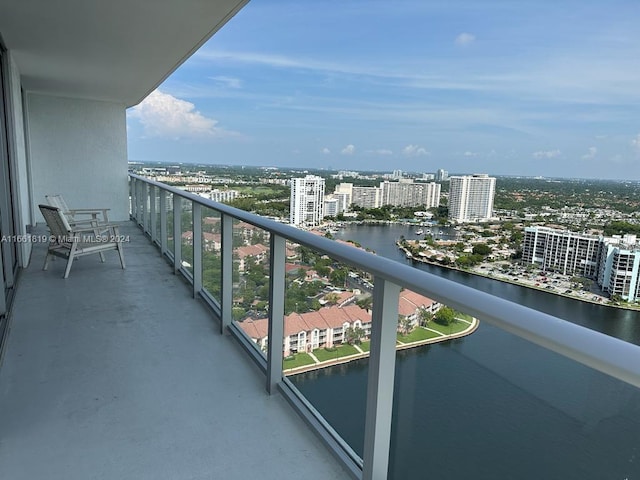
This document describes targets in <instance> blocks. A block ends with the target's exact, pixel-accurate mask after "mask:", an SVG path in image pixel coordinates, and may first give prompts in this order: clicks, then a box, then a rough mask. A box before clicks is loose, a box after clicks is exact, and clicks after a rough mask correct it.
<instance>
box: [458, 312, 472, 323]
mask: <svg viewBox="0 0 640 480" xmlns="http://www.w3.org/2000/svg"><path fill="white" fill-rule="evenodd" d="M456 317H459V318H462V319H464V320H468V321H469V322H470V321H472V320H473V317H472V316H471V315H468V314H466V313H462V312H456Z"/></svg>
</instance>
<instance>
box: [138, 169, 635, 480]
mask: <svg viewBox="0 0 640 480" xmlns="http://www.w3.org/2000/svg"><path fill="white" fill-rule="evenodd" d="M130 177H131V179H132V188H131V195H132V197H133V200H134V201H133V202H132V217H133V218H135V219H136V221H137V222H138V223H139V224H140V225H141V227H142V228H143V230H144V231H145V232H147V233H150V234H151V239H152V240H154V238H155V236H156V231H155V230H153V229H151V227H152V226H154V227H155V222H154V220H153V219H151V218H149V215H151V213H152V212H153V213H154V214H155V206H154V208H153V209H152V208H151V207H149V208H147V200H148V199H149V194H150V193H151V192H153V195H154V196H155V190H156V189H158V191H159V192H160V195H159V196H160V204H161V215H160V230H161V237H162V238H161V239H160V249H161V251H162V253H163V254H167V253H169V252H168V250H167V246H166V240H165V238H164V234H166V233H167V231H168V226H167V215H166V211H164V210H163V208H162V205H165V206H166V193H171V194H173V209H174V211H176V210H181V205H182V202H183V200H186V201H188V202H191V205H192V208H193V215H194V225H193V232H194V236H193V249H194V265H193V267H194V275H193V276H192V277H191V278H190V280H191V282H192V284H193V293H194V296H203V297H206V296H207V295H206V290H205V289H203V287H202V278H201V277H202V275H201V272H199V268H200V267H199V266H198V264H197V263H198V261H199V260H197V258H198V257H200V256H201V255H197V254H198V252H197V250H200V249H201V248H202V244H201V238H200V237H201V234H200V233H199V232H200V231H201V230H200V227H199V222H198V223H195V219H196V218H197V219H200V218H201V216H202V207H206V208H209V209H212V210H215V211H217V212H218V213H219V214H220V218H221V220H222V236H223V238H222V249H221V260H222V262H221V264H222V278H221V280H222V289H221V299H220V304H219V306H220V308H219V309H218V310H219V315H220V319H221V322H220V327H221V331H222V332H229V333H232V334H234V335H235V336H236V338H239V340H240V343H241V344H244V347H245V348H246V349H247V350H248V351H250V352H251V351H252V350H253V349H252V348H250V347H253V345H248V344H247V342H246V341H244V342H243V339H242V335H238V334H237V330H238V329H237V328H236V326H235V325H234V324H233V323H232V322H231V305H232V303H233V300H232V289H231V288H225V285H226V286H229V285H230V284H231V282H232V270H231V264H232V263H233V260H232V244H233V240H232V235H231V231H232V228H233V227H232V221H233V219H236V220H240V221H243V222H246V223H248V224H251V225H253V226H255V227H258V228H260V229H262V230H265V231H267V232H269V234H270V265H269V282H270V284H269V322H268V329H269V331H268V337H267V338H268V349H267V350H268V353H267V358H266V362H262V361H261V362H260V363H261V364H263V365H264V367H265V373H266V380H267V381H266V389H267V391H268V392H269V393H274V392H276V391H280V392H282V393H283V394H284V396H285V398H287V399H288V400H289V402H290V403H291V405H292V406H293V407H294V409H296V410H297V411H298V412H299V413H300V414H301V415H302V417H303V418H304V419H305V420H306V421H307V422H308V424H309V425H310V426H311V428H313V429H314V430H315V431H317V432H318V434H319V435H320V437H321V438H322V439H323V441H324V442H325V443H326V445H327V446H328V447H329V448H330V449H331V450H332V451H333V452H334V454H336V456H337V457H338V458H339V459H340V460H341V462H342V464H343V465H344V466H345V467H346V468H347V470H348V471H349V472H350V474H351V475H352V476H353V477H354V478H357V479H362V480H382V479H386V478H387V472H388V465H389V451H390V448H391V442H390V438H391V422H392V412H393V390H394V387H393V384H394V377H395V355H396V332H397V322H398V298H399V295H400V290H401V288H408V289H410V290H413V291H414V292H417V293H419V294H422V295H425V296H427V297H429V298H432V299H434V300H436V301H438V302H440V303H441V304H444V305H448V306H450V307H453V308H455V309H457V310H460V311H463V312H466V313H468V314H471V315H473V316H474V317H477V318H479V319H481V320H482V321H485V322H488V323H490V324H492V325H494V326H496V327H498V328H500V329H502V330H505V331H507V332H510V333H512V334H514V335H516V336H518V337H521V338H523V339H525V340H528V341H530V342H532V343H535V344H537V345H540V346H542V347H543V348H545V349H547V350H550V351H552V352H555V353H558V354H560V355H563V356H565V357H567V358H570V359H572V360H574V361H576V362H578V363H580V364H583V365H586V366H588V367H591V368H593V369H595V370H599V371H601V372H603V373H605V374H607V375H609V376H611V377H614V378H617V379H619V380H622V381H623V382H626V383H629V384H631V385H633V386H635V387H640V362H638V360H639V359H640V347H639V346H637V345H633V344H631V343H627V342H624V341H622V340H619V339H617V338H613V337H610V336H607V335H604V334H602V333H599V332H596V331H594V330H590V329H588V328H585V327H582V326H579V325H575V324H573V323H570V322H568V321H565V320H561V319H559V318H556V317H553V316H551V315H547V314H545V313H542V312H539V311H537V310H533V309H531V308H527V307H523V306H522V305H518V304H515V303H513V302H509V301H507V300H504V299H502V298H499V297H496V296H493V295H490V294H488V293H484V292H481V291H479V290H475V289H473V288H470V287H467V286H465V285H461V284H459V283H456V282H453V281H451V280H447V279H444V278H440V277H439V276H437V275H433V274H431V273H427V272H425V271H422V270H419V269H416V268H413V267H410V266H408V265H404V264H402V263H399V262H395V261H393V260H389V259H387V258H384V257H379V256H377V255H374V254H372V253H368V252H365V251H363V250H360V249H357V248H353V247H351V246H348V245H345V244H341V243H338V242H334V241H332V240H329V239H327V238H324V237H322V236H319V235H314V234H311V233H309V232H306V231H303V230H299V229H297V228H294V227H292V226H290V225H284V224H282V223H278V222H276V221H273V220H270V219H267V218H263V217H260V216H258V215H254V214H251V213H248V212H245V211H243V210H239V209H237V208H233V207H230V206H228V205H224V204H221V203H217V202H213V201H211V200H208V199H205V198H202V197H200V196H197V195H194V194H192V193H190V192H186V191H184V190H180V189H178V188H175V187H171V186H168V185H165V184H163V183H160V182H156V181H153V180H150V179H147V178H145V177H141V176H139V175H135V174H130ZM140 199H142V200H143V202H142V204H140V203H139V200H140ZM154 203H155V202H154ZM180 218H181V217H180V216H179V215H175V214H174V217H173V235H174V249H173V263H174V271H175V273H181V274H185V272H184V271H183V269H182V266H181V263H180V260H181V242H180V235H181V220H180ZM150 229H151V230H152V231H149V230H150ZM162 232H164V233H162ZM286 240H289V241H291V242H294V243H297V244H299V245H303V246H305V247H308V248H311V249H312V250H314V251H316V252H320V253H322V254H325V255H328V256H329V257H331V258H333V259H334V260H338V261H340V262H342V263H344V264H347V265H350V266H352V267H355V268H356V269H360V270H364V271H367V272H369V273H371V274H373V275H374V289H373V308H372V314H371V336H370V340H371V341H370V356H369V372H368V381H367V400H366V411H365V431H364V449H363V456H362V458H360V457H358V456H357V455H356V454H355V452H354V451H353V450H352V449H351V447H350V446H349V445H348V444H347V443H346V442H345V441H344V440H343V439H341V438H340V437H339V436H338V435H337V434H336V433H335V431H334V430H333V428H332V427H331V425H329V424H328V423H327V422H326V421H325V420H324V419H323V418H322V417H321V416H320V415H319V414H318V413H317V412H315V409H313V408H312V407H310V406H309V405H308V404H305V402H304V401H302V400H303V398H302V397H301V396H300V395H299V393H298V392H296V391H294V389H292V387H291V386H290V384H288V382H287V381H286V380H285V379H284V376H283V373H282V368H283V365H282V352H283V347H284V343H283V337H284V297H285V280H284V277H285V262H286V255H285V250H286V247H285V241H286ZM200 253H201V252H200ZM186 276H189V275H186ZM253 357H254V359H255V355H253Z"/></svg>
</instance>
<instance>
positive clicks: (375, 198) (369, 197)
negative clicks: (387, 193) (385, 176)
mask: <svg viewBox="0 0 640 480" xmlns="http://www.w3.org/2000/svg"><path fill="white" fill-rule="evenodd" d="M381 201H382V189H381V188H378V187H356V186H354V187H353V188H352V190H351V204H352V205H357V206H358V207H361V208H379V207H380V206H381V205H382V203H381Z"/></svg>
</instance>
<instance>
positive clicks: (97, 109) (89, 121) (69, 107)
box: [26, 93, 129, 222]
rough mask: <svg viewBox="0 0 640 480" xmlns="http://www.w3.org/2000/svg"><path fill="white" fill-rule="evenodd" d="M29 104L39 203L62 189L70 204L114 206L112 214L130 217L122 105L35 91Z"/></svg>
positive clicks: (33, 172)
mask: <svg viewBox="0 0 640 480" xmlns="http://www.w3.org/2000/svg"><path fill="white" fill-rule="evenodd" d="M26 104H27V116H28V125H29V127H28V129H29V131H28V139H29V141H28V145H29V154H30V161H31V175H32V184H33V203H34V205H35V206H36V208H37V205H38V204H39V203H46V199H45V195H47V194H56V193H61V194H63V195H64V197H65V200H66V201H67V204H68V205H69V206H70V207H71V208H74V207H75V208H94V207H95V208H110V209H111V211H110V212H109V213H110V216H109V220H112V221H122V220H127V219H128V218H129V187H128V183H127V132H126V118H125V107H124V105H120V104H115V103H109V102H100V101H94V100H83V99H74V98H62V97H53V96H48V95H42V94H35V93H28V94H27V101H26ZM37 221H38V222H42V221H43V219H42V217H41V216H40V214H39V212H38V218H37Z"/></svg>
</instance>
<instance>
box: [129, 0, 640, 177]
mask: <svg viewBox="0 0 640 480" xmlns="http://www.w3.org/2000/svg"><path fill="white" fill-rule="evenodd" d="M639 19H640V1H638V0H630V1H616V0H609V1H606V2H605V1H589V0H582V1H579V2H578V1H561V0H557V1H545V0H538V1H531V2H527V1H488V2H487V1H483V0H479V1H455V0H443V1H428V0H420V1H404V0H398V1H394V2H389V1H376V0H366V1H365V0H342V1H315V0H305V1H284V0H283V1H275V0H272V1H261V0H253V1H251V2H250V3H249V4H248V5H247V6H246V7H245V8H244V9H243V10H241V11H240V12H239V13H238V14H237V15H236V16H235V17H234V18H232V19H231V20H230V21H229V22H228V23H227V24H226V25H225V26H224V27H223V28H222V29H221V30H220V31H219V32H218V33H217V34H216V35H214V36H213V37H212V38H211V39H210V40H209V41H208V42H207V43H206V44H205V45H204V46H203V47H202V48H201V49H200V50H199V51H198V52H197V53H196V54H194V55H193V56H192V57H191V58H190V59H189V60H188V61H187V62H186V63H184V64H183V65H182V66H181V67H180V68H179V69H178V70H176V72H174V73H173V74H172V75H171V76H170V77H169V78H168V79H167V80H166V81H165V82H164V83H163V84H162V85H161V86H160V87H159V88H158V90H156V91H155V92H154V93H152V94H151V95H150V96H149V97H148V98H147V99H146V100H145V101H144V102H142V103H141V104H140V105H138V106H137V107H134V108H132V109H130V110H129V111H128V115H127V127H128V136H129V158H130V159H131V160H144V161H166V162H198V163H212V164H234V165H242V164H244V165H265V166H282V167H306V168H318V167H326V168H333V169H354V170H382V171H390V170H393V169H402V170H406V171H417V172H433V171H435V170H436V169H438V168H444V169H446V170H448V171H450V172H455V173H473V172H486V173H490V174H495V175H542V176H560V177H589V178H620V179H634V180H639V179H640V27H638V21H639Z"/></svg>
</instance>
